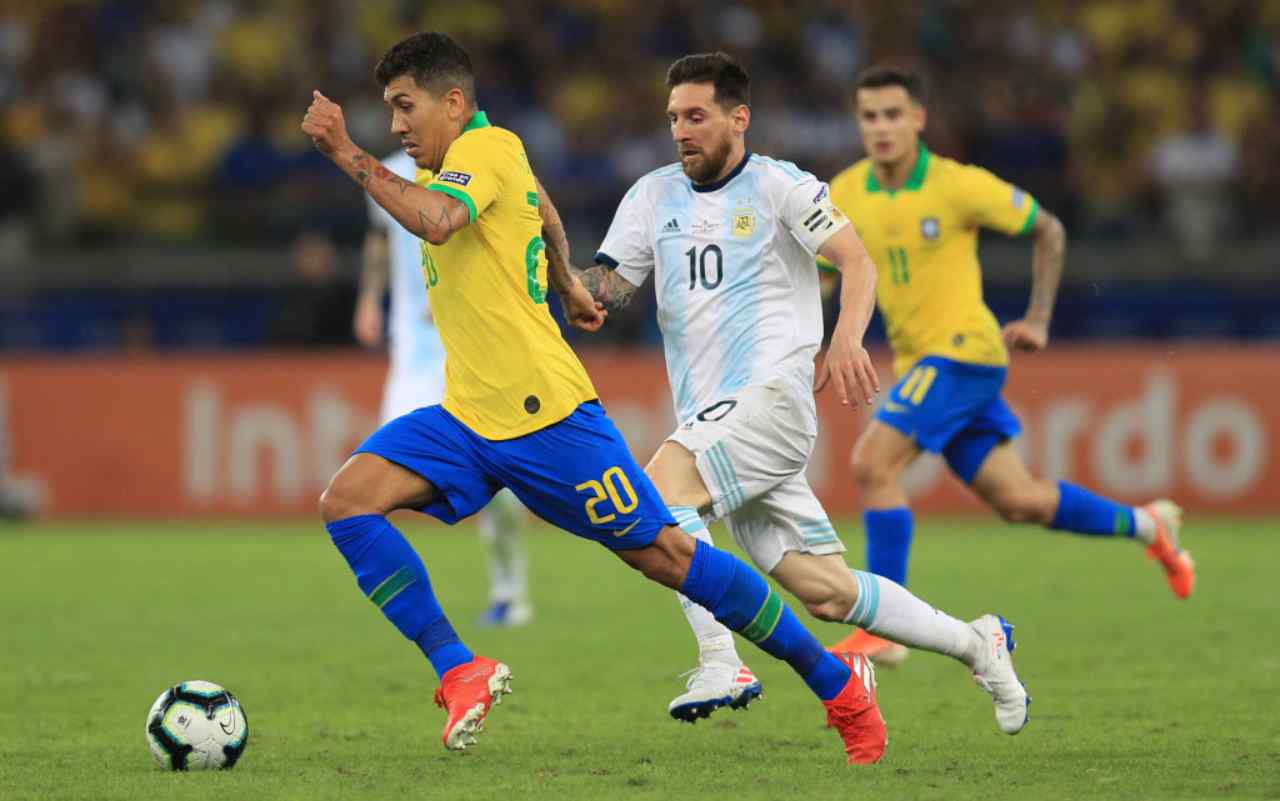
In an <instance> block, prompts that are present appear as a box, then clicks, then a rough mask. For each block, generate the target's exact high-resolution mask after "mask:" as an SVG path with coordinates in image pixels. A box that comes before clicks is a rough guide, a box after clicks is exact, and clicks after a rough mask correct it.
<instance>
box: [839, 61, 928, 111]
mask: <svg viewBox="0 0 1280 801" xmlns="http://www.w3.org/2000/svg"><path fill="white" fill-rule="evenodd" d="M886 86H901V87H902V88H903V89H906V90H907V94H908V95H910V96H911V99H912V100H914V101H916V102H917V103H919V104H920V105H922V106H923V105H924V104H925V101H926V100H927V99H928V87H926V86H925V83H924V78H923V77H921V75H920V73H918V72H916V71H915V70H913V69H911V68H910V67H900V66H898V65H896V64H873V65H872V66H870V67H867V68H866V69H865V70H863V71H862V72H860V73H858V79H857V81H855V82H854V96H855V98H856V96H857V91H858V89H883V88H884V87H886Z"/></svg>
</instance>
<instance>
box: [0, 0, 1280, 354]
mask: <svg viewBox="0 0 1280 801" xmlns="http://www.w3.org/2000/svg"><path fill="white" fill-rule="evenodd" d="M423 29H436V30H444V31H447V32H449V33H451V34H452V35H454V36H455V37H457V38H458V39H459V40H460V41H461V42H462V43H463V44H464V45H465V46H467V47H468V48H469V50H470V52H471V54H472V58H473V61H474V63H475V65H476V68H477V71H478V74H479V79H480V80H479V87H478V93H479V98H480V103H481V106H482V107H483V108H485V109H486V110H487V111H488V113H489V117H490V119H491V120H493V121H494V122H495V123H496V124H499V125H502V126H504V127H508V128H511V129H513V130H515V131H516V132H517V133H519V134H520V135H521V136H522V137H523V139H524V141H525V142H526V144H527V147H528V149H529V152H530V157H531V160H532V162H533V165H534V168H535V170H536V171H537V172H538V174H539V176H540V177H541V179H542V181H543V182H544V183H545V184H546V185H547V187H548V189H549V190H550V191H551V193H552V195H553V197H554V198H555V199H556V201H557V204H558V205H559V207H560V209H561V211H562V213H563V214H564V215H565V217H566V219H567V223H568V225H569V229H570V234H571V239H572V241H573V244H574V247H575V251H576V254H577V260H578V261H584V260H586V259H587V258H588V257H589V254H590V253H591V252H592V249H593V248H594V246H595V245H596V244H597V243H598V241H599V239H600V238H601V237H602V236H603V234H604V231H605V229H606V228H607V226H608V222H609V219H610V217H611V215H612V211H613V209H614V208H615V206H616V204H617V201H618V200H619V199H620V197H621V196H622V194H623V193H624V192H625V191H626V188H627V187H628V186H629V184H630V183H631V182H632V181H633V180H634V179H635V178H637V177H638V176H640V175H642V174H644V173H646V172H648V171H649V170H651V169H653V168H654V167H656V166H659V165H661V164H664V163H667V162H670V161H672V160H673V147H672V144H671V141H670V137H669V133H668V130H667V127H666V122H665V117H664V113H663V112H664V107H665V88H664V86H663V83H662V80H663V76H664V73H665V69H666V66H667V65H668V64H669V63H670V62H671V61H672V60H673V59H674V58H676V57H678V56H680V55H682V54H684V53H687V52H691V51H699V50H707V49H725V50H727V51H729V52H731V53H733V54H735V55H736V56H738V57H739V58H740V59H741V60H742V61H743V62H744V64H745V65H746V66H747V67H748V69H749V70H750V71H751V73H752V78H753V123H752V128H751V132H750V135H749V139H748V141H749V144H750V146H751V147H752V149H754V150H757V151H760V152H764V153H767V154H769V155H774V156H777V157H781V158H786V159H790V160H793V161H795V162H797V163H798V164H799V165H800V166H802V167H803V168H805V169H807V170H810V171H812V172H814V173H815V174H817V175H818V176H819V177H822V178H829V177H831V176H832V175H834V174H835V173H836V172H837V171H838V170H839V169H841V168H842V167H844V166H846V165H847V164H849V163H850V162H852V161H854V160H855V159H857V158H858V157H860V154H861V149H860V146H859V141H858V133H857V130H856V127H855V126H854V124H853V119H852V116H851V113H850V105H849V100H850V91H851V86H852V82H853V79H854V76H855V74H856V72H857V70H858V69H859V68H860V67H863V66H865V65H867V64H868V63H870V62H871V61H881V60H893V61H896V62H899V63H906V64H911V65H915V66H917V67H919V68H920V69H922V71H923V72H924V73H925V74H926V76H927V77H928V78H929V80H930V82H931V86H932V97H931V101H930V116H929V126H928V130H927V132H926V139H927V141H928V143H929V145H930V147H931V148H932V149H934V150H935V151H937V152H940V153H943V154H945V155H948V156H953V157H956V158H959V159H962V160H965V161H970V162H974V163H977V164H980V165H982V166H985V167H987V168H988V169H991V170H992V171H994V172H995V173H997V174H998V175H1000V176H1002V177H1004V178H1005V179H1007V180H1010V181H1012V182H1014V183H1017V184H1019V185H1021V186H1023V187H1024V188H1026V189H1027V190H1029V191H1030V192H1032V193H1033V194H1034V195H1035V196H1036V197H1037V198H1038V199H1039V200H1040V202H1041V203H1042V205H1044V206H1046V207H1048V208H1050V209H1052V210H1054V211H1055V212H1056V213H1058V214H1059V216H1060V217H1062V219H1063V220H1064V222H1065V223H1066V224H1067V228H1068V232H1069V235H1070V245H1069V249H1068V266H1067V284H1066V288H1065V290H1064V294H1063V300H1062V311H1060V313H1059V316H1058V319H1057V320H1056V321H1055V325H1056V329H1055V330H1056V333H1057V334H1058V335H1059V336H1067V337H1070V336H1083V337H1088V336H1118V335H1121V336H1167V337H1180V336H1206V335H1208V336H1229V337H1236V336H1239V337H1261V336H1277V335H1280V312H1275V311H1273V307H1276V306H1277V304H1276V302H1275V301H1276V300H1278V299H1280V298H1277V296H1276V290H1275V289H1274V288H1273V285H1274V284H1275V282H1274V280H1272V278H1271V274H1272V273H1273V272H1274V267H1275V266H1276V265H1277V264H1278V263H1280V260H1278V259H1277V253H1278V251H1280V248H1278V247H1277V245H1276V242H1275V235H1274V230H1275V226H1276V223H1277V221H1278V218H1280V203H1277V202H1276V199H1275V194H1276V192H1277V190H1280V159H1277V158H1276V157H1275V155H1274V152H1273V151H1274V149H1275V146H1276V144H1277V143H1280V104H1277V102H1276V95H1277V91H1278V89H1280V0H1079V1H1078V2H1067V1H1066V0H919V2H915V3H885V2H880V1H879V0H846V1H845V2H805V0H742V2H738V3H730V2H676V1H675V0H649V1H648V2H644V3H637V2H631V1H630V0H561V1H560V2H555V3H551V2H522V1H516V0H513V1H512V2H502V1H501V0H467V2H464V3H459V2H444V1H443V0H113V1H105V2H104V1H102V0H35V1H34V2H15V1H13V0H10V2H0V180H2V181H3V186H4V191H3V192H0V347H3V348H6V349H78V348H108V349H110V348H139V349H152V348H173V347H215V348H218V347H237V346H239V347H243V346H257V345H309V344H330V345H332V344H350V343H352V342H353V340H352V338H351V334H350V311H349V306H350V301H351V297H352V296H353V294H354V281H355V275H356V272H357V270H358V250H359V248H358V246H359V242H360V239H361V237H362V235H363V232H364V227H365V221H366V211H365V206H364V201H363V196H362V194H361V193H360V192H359V190H358V188H357V187H356V186H355V185H354V184H352V183H351V182H350V181H348V180H347V179H346V178H345V177H344V176H342V175H341V174H340V173H338V171H337V170H336V169H334V168H333V167H332V165H331V164H330V163H329V162H328V160H327V159H325V158H324V157H323V156H321V155H319V154H318V153H316V152H315V151H314V150H313V149H312V147H311V144H310V142H309V141H308V140H307V139H306V138H305V137H304V136H302V135H301V133H300V132H299V130H298V122H299V120H300V118H301V115H302V113H303V111H304V110H305V108H306V106H307V103H308V102H309V98H310V93H311V90H312V89H313V88H319V89H321V90H322V91H324V92H325V93H326V94H327V95H328V96H329V97H331V98H333V99H335V100H336V101H338V102H340V103H342V104H343V106H344V109H345V113H346V117H347V121H348V125H349V127H350V130H351V133H352V136H353V138H354V139H355V140H356V141H357V142H358V143H359V144H361V145H362V146H364V147H365V148H366V149H368V150H370V151H372V152H375V153H379V154H382V153H389V152H391V151H392V150H393V149H394V147H395V145H396V142H395V139H394V138H393V137H392V136H391V135H390V134H389V131H388V130H387V128H388V122H389V120H388V115H387V113H386V110H385V108H384V107H383V105H382V102H381V92H380V87H378V86H377V85H376V84H375V83H374V81H373V78H372V72H373V66H374V64H375V63H376V61H377V59H378V57H379V56H380V54H381V53H382V52H383V51H384V50H385V49H386V48H387V47H389V46H390V45H391V44H393V43H394V42H395V41H397V40H398V39H400V38H402V37H403V36H405V35H407V34H409V33H412V32H414V31H417V30H423ZM987 252H989V253H990V256H989V258H988V262H989V267H990V270H991V274H992V279H991V280H992V284H991V286H990V287H989V295H990V298H991V301H992V303H993V305H995V306H996V307H997V311H1001V310H1003V309H1009V310H1012V311H1013V312H1014V313H1016V312H1017V310H1018V309H1019V308H1020V307H1021V306H1022V305H1023V304H1025V297H1026V294H1025V293H1026V277H1027V274H1028V272H1029V267H1028V265H1029V249H1028V248H1027V246H1026V243H1025V242H1023V243H1011V244H1004V245H1001V244H1000V243H993V246H992V247H991V248H990V249H989V251H987ZM303 310H307V311H306V313H303ZM610 336H613V337H615V338H623V339H630V338H635V337H640V338H642V339H643V338H647V339H649V340H652V339H653V336H654V330H653V325H652V310H651V308H647V307H641V308H640V309H638V310H636V311H635V312H633V313H632V314H631V315H630V316H629V317H628V318H626V319H624V320H621V321H619V324H618V325H616V326H613V328H612V333H611V334H610Z"/></svg>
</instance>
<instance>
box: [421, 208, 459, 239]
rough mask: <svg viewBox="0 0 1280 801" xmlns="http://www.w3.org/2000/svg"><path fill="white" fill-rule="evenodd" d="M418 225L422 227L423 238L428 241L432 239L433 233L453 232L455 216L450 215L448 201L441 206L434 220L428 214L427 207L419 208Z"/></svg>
mask: <svg viewBox="0 0 1280 801" xmlns="http://www.w3.org/2000/svg"><path fill="white" fill-rule="evenodd" d="M455 202H456V201H455ZM418 225H419V226H421V229H422V234H421V235H422V238H423V239H426V240H428V241H430V239H431V235H432V233H436V234H439V233H445V234H452V233H453V217H451V216H450V215H449V206H448V204H447V203H446V204H445V205H442V206H441V207H440V213H439V214H438V215H436V218H435V219H434V220H433V219H431V218H430V217H428V216H427V210H426V209H418ZM433 229H434V231H433Z"/></svg>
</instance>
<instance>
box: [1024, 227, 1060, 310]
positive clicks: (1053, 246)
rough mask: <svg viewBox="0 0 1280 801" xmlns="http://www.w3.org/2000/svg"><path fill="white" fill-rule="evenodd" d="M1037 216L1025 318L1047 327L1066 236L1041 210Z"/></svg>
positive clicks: (1058, 279) (1056, 292)
mask: <svg viewBox="0 0 1280 801" xmlns="http://www.w3.org/2000/svg"><path fill="white" fill-rule="evenodd" d="M1040 213H1041V218H1040V219H1038V220H1037V221H1036V227H1035V237H1036V238H1035V245H1034V249H1033V251H1032V256H1031V301H1030V303H1028V304H1027V314H1026V319H1027V320H1030V321H1034V322H1038V323H1046V324H1047V323H1048V322H1049V320H1050V319H1051V318H1052V317H1053V304H1054V301H1055V299H1056V298H1057V297H1058V283H1059V282H1060V281H1061V279H1062V262H1063V256H1064V254H1065V253H1066V249H1067V233H1066V230H1065V229H1063V227H1062V223H1061V222H1059V221H1058V218H1057V217H1055V216H1053V215H1052V214H1049V213H1048V212H1046V211H1044V210H1043V209H1041V212H1040Z"/></svg>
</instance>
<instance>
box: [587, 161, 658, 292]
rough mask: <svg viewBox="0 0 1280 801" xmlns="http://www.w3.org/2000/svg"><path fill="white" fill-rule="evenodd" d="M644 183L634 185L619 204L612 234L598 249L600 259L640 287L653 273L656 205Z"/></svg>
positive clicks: (610, 228) (597, 255)
mask: <svg viewBox="0 0 1280 801" xmlns="http://www.w3.org/2000/svg"><path fill="white" fill-rule="evenodd" d="M645 197H647V193H646V192H645V191H644V186H643V184H641V183H637V184H636V185H635V186H633V187H631V190H630V191H629V192H627V194H626V196H625V197H623V199H622V202H621V203H620V204H618V210H617V211H616V212H614V214H613V222H612V223H611V224H610V225H609V233H607V234H605V237H604V242H602V243H601V244H600V249H599V250H598V251H597V252H596V258H595V260H596V262H597V263H598V264H603V265H605V266H606V267H611V268H613V269H614V270H616V271H617V272H618V274H619V275H621V276H622V277H623V278H625V279H627V280H628V281H629V282H631V283H632V284H635V285H636V286H640V285H641V284H643V283H644V282H645V280H646V279H647V278H648V277H649V273H651V272H653V263H654V257H653V237H652V235H651V232H652V231H653V208H652V205H651V204H649V203H646V202H645V201H644V198H645Z"/></svg>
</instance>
